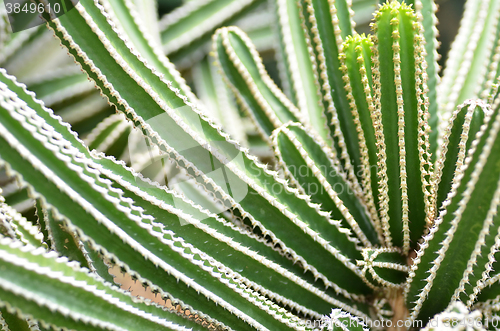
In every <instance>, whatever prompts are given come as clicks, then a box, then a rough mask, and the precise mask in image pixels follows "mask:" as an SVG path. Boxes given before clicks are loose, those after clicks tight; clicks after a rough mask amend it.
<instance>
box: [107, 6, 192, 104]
mask: <svg viewBox="0 0 500 331" xmlns="http://www.w3.org/2000/svg"><path fill="white" fill-rule="evenodd" d="M101 4H102V6H103V7H104V9H105V10H106V14H107V20H108V22H109V23H111V22H112V23H114V28H115V29H116V30H117V32H118V33H119V34H121V35H122V37H125V36H126V37H125V38H127V40H128V41H129V42H130V43H131V44H132V45H133V47H134V49H135V50H136V51H137V52H138V53H139V54H140V55H141V56H142V57H143V61H145V62H147V63H148V64H149V65H150V66H152V67H154V68H155V69H156V70H157V71H158V73H159V74H160V75H161V74H163V75H164V77H165V79H166V80H168V81H170V82H171V83H172V86H173V87H174V88H177V89H179V90H180V93H181V94H182V95H185V96H186V97H187V98H188V99H189V101H191V102H193V103H197V102H198V99H197V98H196V96H195V95H194V94H193V92H192V91H191V88H190V87H189V86H188V85H187V84H186V82H185V81H184V78H182V77H181V75H180V74H179V72H178V71H177V70H176V69H175V67H174V65H173V64H172V63H170V61H169V60H168V59H167V58H166V57H165V56H164V55H163V54H162V53H161V51H160V50H159V48H158V45H156V43H155V41H154V39H153V37H152V36H151V35H150V34H149V33H148V32H147V31H146V30H145V28H144V22H143V20H142V18H141V17H140V16H139V13H138V12H137V9H136V7H135V5H134V3H133V2H132V0H105V1H102V2H101Z"/></svg>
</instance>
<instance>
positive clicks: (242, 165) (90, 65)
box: [48, 0, 355, 279]
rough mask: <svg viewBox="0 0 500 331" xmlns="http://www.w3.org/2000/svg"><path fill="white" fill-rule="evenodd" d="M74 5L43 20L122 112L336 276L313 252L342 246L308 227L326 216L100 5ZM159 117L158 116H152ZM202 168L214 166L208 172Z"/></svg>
mask: <svg viewBox="0 0 500 331" xmlns="http://www.w3.org/2000/svg"><path fill="white" fill-rule="evenodd" d="M75 8H76V9H77V10H75V11H71V12H69V13H68V14H66V15H63V16H61V17H60V18H59V19H58V20H54V21H51V22H49V23H48V25H49V26H51V27H52V28H53V29H54V31H55V33H56V35H57V36H58V37H59V38H60V39H61V42H62V43H63V45H65V46H66V47H68V50H69V51H70V53H71V54H72V55H73V56H74V57H75V59H76V60H77V61H78V62H79V63H80V65H81V66H82V68H84V69H85V71H87V73H88V74H89V76H90V77H91V78H92V79H93V80H95V82H96V84H97V85H98V86H99V88H100V89H101V91H102V93H103V94H105V95H106V96H107V97H108V99H109V100H110V101H111V102H112V103H113V104H114V105H115V106H116V107H117V109H118V110H120V111H123V112H124V113H126V114H127V117H128V118H129V119H131V120H133V121H134V123H135V125H137V126H139V127H141V129H142V130H143V132H144V133H145V134H147V135H148V136H149V138H148V139H151V140H152V142H153V143H154V144H157V145H158V146H160V148H161V149H162V151H163V152H166V153H168V154H169V155H170V156H171V157H172V158H173V159H174V160H176V162H177V163H178V164H179V165H180V166H181V167H184V168H186V169H187V170H188V172H189V174H190V175H191V176H193V177H195V178H196V179H197V180H198V181H199V182H200V183H201V184H202V185H204V186H205V187H206V188H207V189H208V190H209V191H211V192H213V193H214V194H215V195H216V196H217V198H218V199H220V200H221V201H222V202H223V203H225V204H227V206H228V207H234V208H236V209H239V211H240V212H241V213H242V215H244V217H247V218H248V219H249V221H250V222H251V223H252V226H255V227H257V226H258V227H259V228H260V230H261V231H262V232H264V233H267V234H268V235H269V237H270V239H271V240H272V241H273V242H275V243H277V244H278V243H279V244H280V246H282V247H286V249H285V251H286V252H287V253H288V252H290V254H291V255H292V257H293V259H295V260H297V261H299V260H300V261H301V262H302V263H303V265H304V266H305V268H306V269H308V270H311V271H313V272H315V273H316V274H318V275H323V276H324V277H326V278H327V279H329V278H330V277H335V274H337V270H336V269H335V268H333V267H332V265H331V264H325V263H323V262H322V261H319V259H318V257H319V256H325V255H327V256H333V257H335V256H336V255H338V253H341V252H339V251H338V250H337V249H336V248H334V247H332V246H331V245H330V244H329V243H327V242H326V241H325V240H324V239H323V238H321V237H319V236H318V234H317V232H316V231H314V230H313V229H311V228H314V227H317V226H318V224H319V223H320V222H326V221H327V217H328V215H327V214H326V213H324V212H322V211H320V210H319V206H317V205H315V204H312V203H310V202H308V201H307V200H306V199H304V198H303V197H301V196H300V195H299V192H298V191H297V190H296V189H292V188H290V187H289V186H287V185H286V183H285V182H284V181H283V180H281V179H280V178H279V177H278V174H277V173H276V172H272V171H269V170H267V169H265V166H264V165H262V164H260V163H258V161H257V160H256V158H255V157H252V156H250V155H248V154H247V153H246V151H245V150H243V149H241V148H240V147H239V146H238V145H237V144H236V143H235V142H234V141H232V140H230V139H229V137H228V136H227V135H226V134H224V133H223V132H222V131H221V130H220V128H219V127H217V126H215V125H213V124H212V123H211V122H210V121H208V120H207V118H206V117H205V116H204V115H203V114H202V113H201V112H199V111H198V110H197V109H196V108H195V107H194V108H191V107H192V105H191V104H190V103H189V102H188V101H187V100H186V98H185V97H183V96H182V95H180V94H179V93H176V90H171V89H170V88H169V83H168V82H166V81H164V80H161V79H160V77H158V76H156V75H155V74H154V73H155V72H152V71H151V70H152V69H151V68H148V67H147V66H146V65H145V63H144V62H142V61H140V59H138V57H137V54H136V53H135V51H133V49H131V48H129V45H127V44H126V43H125V42H124V41H123V40H122V39H120V38H119V36H117V35H116V32H115V31H114V30H113V29H112V27H111V26H110V25H109V24H108V23H107V21H106V18H105V11H104V9H103V8H102V7H101V6H100V5H98V4H97V5H96V4H95V3H93V2H92V1H88V0H84V1H81V2H80V3H79V4H78V5H76V6H75ZM62 24H63V25H64V27H63V25H62ZM92 29H93V30H94V31H96V33H97V35H96V34H95V33H94V32H92V31H91V30H92ZM68 30H69V31H71V36H70V35H69V34H68ZM103 31H105V32H106V36H105V35H104V33H103ZM89 38H90V39H92V46H91V47H90V46H89V45H90V44H89V42H84V41H83V40H88V39H89ZM82 47H83V48H82ZM83 49H85V52H84V51H83ZM118 51H119V52H118ZM125 60H126V61H127V62H125ZM124 95H126V96H127V97H126V99H125V98H123V97H122V96H124ZM177 108H179V109H177ZM157 115H161V116H160V117H158V118H156V117H155V116H157ZM153 117H155V118H154V119H153V120H151V121H149V122H147V120H149V119H152V118H153ZM200 146H201V147H202V148H203V150H201V151H202V153H193V152H192V151H193V150H192V148H200ZM215 146H216V147H217V148H214V147H215ZM207 160H210V162H212V161H213V162H214V164H210V163H209V164H210V169H207V168H206V167H207V162H206V161H207ZM198 167H199V168H198ZM200 169H201V170H204V171H205V172H210V171H212V173H209V175H210V177H209V176H207V175H206V174H204V173H203V172H202V171H200ZM214 169H223V170H224V171H225V173H226V175H227V176H228V178H229V183H228V182H227V181H226V180H225V179H224V178H222V177H221V176H216V175H217V174H219V173H218V172H214V171H213V170H214ZM228 184H230V185H228ZM229 188H232V190H234V189H237V190H242V189H245V191H238V192H237V193H238V194H240V193H241V192H243V194H242V196H238V195H236V196H231V195H229V194H228V192H229ZM247 188H248V191H246V189H247ZM246 192H248V194H246V195H245V193H246ZM235 197H236V199H238V200H236V199H235ZM240 199H241V200H240ZM269 215H273V217H269ZM284 224H286V225H287V226H284ZM304 233H305V234H306V236H304V235H303V234H304ZM292 252H293V253H292ZM306 261H313V262H314V263H315V264H314V265H312V264H310V263H308V262H306ZM343 263H344V264H345V265H346V266H347V268H348V269H350V270H351V271H353V272H355V271H354V269H353V266H354V265H353V264H352V262H351V261H345V260H343ZM354 267H355V266H354Z"/></svg>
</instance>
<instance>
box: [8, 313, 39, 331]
mask: <svg viewBox="0 0 500 331" xmlns="http://www.w3.org/2000/svg"><path fill="white" fill-rule="evenodd" d="M0 330H2V331H13V330H15V331H46V329H44V328H40V326H39V325H38V323H37V322H36V321H34V320H33V319H29V318H23V317H20V316H18V315H17V314H16V313H10V312H9V311H7V307H0Z"/></svg>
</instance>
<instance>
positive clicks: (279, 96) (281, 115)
mask: <svg viewBox="0 0 500 331" xmlns="http://www.w3.org/2000/svg"><path fill="white" fill-rule="evenodd" d="M213 48H214V53H215V54H216V59H217V65H218V66H219V67H220V68H221V70H222V73H223V74H224V79H225V81H226V83H227V84H228V85H229V86H230V88H231V89H232V91H233V92H234V94H235V95H236V98H237V100H238V102H239V103H240V104H241V105H242V106H243V108H244V109H245V110H246V111H247V112H248V113H249V115H250V116H251V117H252V119H253V120H254V122H255V124H256V125H257V127H258V128H259V131H260V132H261V134H262V135H263V137H265V138H266V139H268V137H269V136H270V135H271V134H272V132H273V130H274V129H276V128H278V127H279V126H281V125H282V124H283V123H286V122H288V121H293V122H297V121H299V119H300V118H301V116H300V114H299V111H298V109H297V108H295V106H294V105H293V104H292V103H291V102H290V101H289V100H288V99H287V97H286V96H285V95H284V94H283V92H281V90H280V89H279V88H278V87H277V86H276V84H275V83H274V82H273V80H272V79H271V77H269V75H268V74H267V72H266V69H265V68H264V65H263V63H262V59H261V58H260V56H259V54H258V53H257V50H256V49H255V46H254V45H253V44H252V42H251V41H250V39H249V38H248V36H247V35H246V34H245V33H244V32H243V31H241V30H240V29H239V28H237V27H224V28H220V29H219V30H217V31H216V32H215V34H214V36H213Z"/></svg>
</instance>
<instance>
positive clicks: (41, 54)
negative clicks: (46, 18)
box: [2, 13, 73, 84]
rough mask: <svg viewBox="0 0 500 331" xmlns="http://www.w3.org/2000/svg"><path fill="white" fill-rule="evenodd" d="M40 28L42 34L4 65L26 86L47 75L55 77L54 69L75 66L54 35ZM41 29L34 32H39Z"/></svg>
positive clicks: (28, 41)
mask: <svg viewBox="0 0 500 331" xmlns="http://www.w3.org/2000/svg"><path fill="white" fill-rule="evenodd" d="M23 14H24V13H23ZM38 19H39V18H38ZM39 28H41V30H40V33H36V32H35V33H34V34H33V35H31V36H30V38H29V40H27V42H25V43H24V44H23V45H21V46H22V47H18V48H16V49H15V50H14V52H13V53H11V54H10V56H9V58H8V59H7V60H6V61H5V62H3V63H2V67H3V68H6V69H7V70H9V72H10V73H12V74H15V75H16V77H18V79H20V80H22V81H23V82H24V83H25V84H30V83H31V80H32V79H34V80H40V79H41V78H42V79H43V77H44V76H45V75H47V76H50V77H53V76H52V75H53V73H54V71H53V70H54V68H58V67H64V66H66V65H72V64H73V63H72V61H71V57H69V56H68V54H67V52H65V51H64V50H63V49H62V48H61V47H60V45H59V43H58V42H57V40H56V39H55V38H54V34H53V33H52V32H50V31H48V30H47V29H46V28H44V27H43V26H42V27H39ZM39 28H33V30H35V31H37V29H39Z"/></svg>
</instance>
